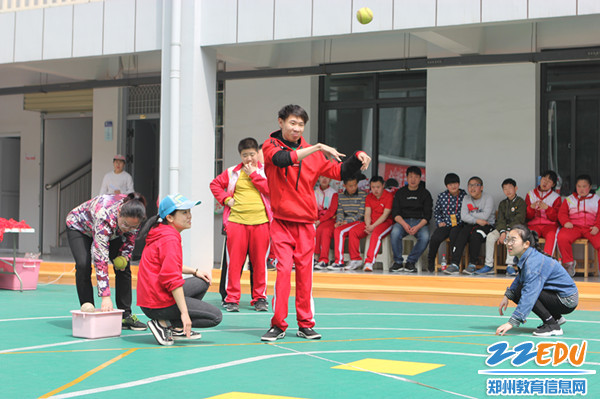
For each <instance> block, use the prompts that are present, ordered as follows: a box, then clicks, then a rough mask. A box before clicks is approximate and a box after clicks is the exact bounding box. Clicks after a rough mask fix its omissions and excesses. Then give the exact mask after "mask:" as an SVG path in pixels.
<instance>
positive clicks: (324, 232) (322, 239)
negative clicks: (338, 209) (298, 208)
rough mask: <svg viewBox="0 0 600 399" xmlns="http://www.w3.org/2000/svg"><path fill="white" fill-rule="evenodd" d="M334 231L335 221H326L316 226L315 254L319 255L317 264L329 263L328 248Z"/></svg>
mask: <svg viewBox="0 0 600 399" xmlns="http://www.w3.org/2000/svg"><path fill="white" fill-rule="evenodd" d="M334 229H335V219H328V220H326V221H324V222H321V223H319V225H318V226H317V240H316V245H315V253H316V254H318V255H319V260H318V262H325V263H329V247H330V246H331V239H332V238H333V230H334Z"/></svg>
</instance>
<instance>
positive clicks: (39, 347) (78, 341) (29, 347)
mask: <svg viewBox="0 0 600 399" xmlns="http://www.w3.org/2000/svg"><path fill="white" fill-rule="evenodd" d="M264 330H265V329H264V328H226V329H210V330H208V329H207V330H202V334H209V333H222V332H244V331H264ZM318 330H319V331H329V330H356V327H355V326H350V327H319V328H318ZM366 330H370V331H415V332H435V333H444V334H457V333H460V334H475V335H473V337H478V336H484V337H488V336H490V335H491V334H492V332H490V333H485V332H482V331H472V330H436V329H428V328H402V327H361V331H366ZM150 335H151V333H149V332H146V333H139V334H127V335H122V336H120V337H108V338H98V339H85V338H82V339H79V340H71V341H63V342H57V343H52V344H45V345H36V346H27V347H21V348H13V349H4V350H0V355H1V354H3V353H10V352H23V351H28V350H36V349H37V350H39V349H44V348H52V347H57V346H62V345H73V344H79V343H86V342H98V341H105V340H109V339H113V340H115V339H121V338H124V337H141V336H150ZM506 336H514V337H526V338H529V339H535V338H537V339H539V340H544V339H546V338H547V337H536V336H533V335H530V334H514V335H510V334H509V335H506ZM386 338H388V337H386ZM392 338H393V337H392ZM404 338H406V339H408V340H410V339H411V338H414V337H404ZM418 338H419V339H422V340H423V339H428V338H431V339H435V338H436V337H418ZM498 338H500V337H498ZM400 339H402V338H400ZM349 340H350V341H352V338H350V339H349ZM560 340H564V341H583V340H586V341H592V342H600V339H596V338H579V337H565V336H561V337H560ZM257 343H258V342H257ZM585 364H591V365H600V363H588V362H586V363H585Z"/></svg>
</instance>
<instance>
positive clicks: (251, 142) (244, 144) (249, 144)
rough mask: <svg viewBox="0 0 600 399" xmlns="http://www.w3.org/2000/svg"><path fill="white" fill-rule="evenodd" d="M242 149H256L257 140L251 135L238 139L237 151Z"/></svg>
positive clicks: (240, 151)
mask: <svg viewBox="0 0 600 399" xmlns="http://www.w3.org/2000/svg"><path fill="white" fill-rule="evenodd" d="M244 150H256V151H258V142H257V141H256V140H255V139H254V138H252V137H246V138H245V139H243V140H240V143H239V144H238V152H239V153H240V154H241V153H242V151H244Z"/></svg>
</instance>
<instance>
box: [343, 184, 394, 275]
mask: <svg viewBox="0 0 600 399" xmlns="http://www.w3.org/2000/svg"><path fill="white" fill-rule="evenodd" d="M370 185H371V193H369V195H367V199H366V200H365V221H364V222H362V223H361V224H360V226H359V227H358V228H356V229H352V230H351V231H350V237H349V238H348V247H349V250H350V257H351V259H355V258H356V254H358V259H359V260H358V263H356V262H355V263H353V262H354V261H351V262H350V264H349V265H348V267H347V268H348V269H349V270H353V269H356V268H358V267H360V266H362V260H360V252H359V245H360V240H361V239H362V238H364V237H366V236H370V237H369V250H368V251H367V254H366V255H365V264H364V268H363V270H364V271H366V272H372V271H373V261H374V259H375V256H377V252H379V247H380V246H381V240H383V238H384V237H385V236H387V235H388V234H390V231H392V225H393V224H394V221H393V220H392V218H391V217H390V216H391V214H392V204H393V202H394V195H393V194H392V193H390V192H389V191H387V190H384V188H383V187H384V181H383V177H381V176H374V177H373V178H372V179H371V183H370ZM353 253H354V255H353Z"/></svg>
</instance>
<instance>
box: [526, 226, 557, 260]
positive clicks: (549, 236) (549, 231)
mask: <svg viewBox="0 0 600 399" xmlns="http://www.w3.org/2000/svg"><path fill="white" fill-rule="evenodd" d="M527 227H529V230H532V231H535V232H537V233H538V236H539V237H540V238H545V239H546V243H545V244H544V252H545V253H546V254H548V255H550V256H552V255H554V250H555V249H556V248H554V244H555V242H556V230H558V226H556V225H554V224H530V225H528V226H527Z"/></svg>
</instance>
